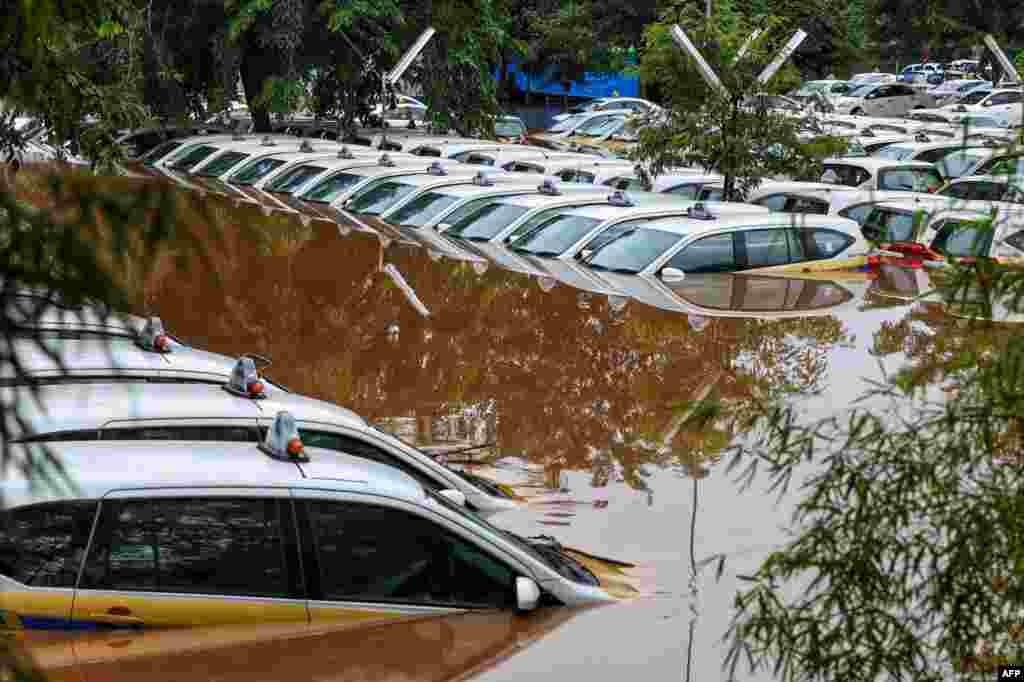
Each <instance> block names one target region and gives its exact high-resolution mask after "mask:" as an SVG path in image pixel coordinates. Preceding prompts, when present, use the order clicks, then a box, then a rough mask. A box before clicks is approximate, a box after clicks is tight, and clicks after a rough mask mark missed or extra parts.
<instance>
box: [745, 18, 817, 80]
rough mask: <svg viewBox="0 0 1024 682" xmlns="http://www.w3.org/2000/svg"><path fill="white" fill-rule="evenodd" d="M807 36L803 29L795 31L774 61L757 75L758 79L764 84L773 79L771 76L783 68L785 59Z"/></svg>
mask: <svg viewBox="0 0 1024 682" xmlns="http://www.w3.org/2000/svg"><path fill="white" fill-rule="evenodd" d="M806 37H807V32H806V31H804V30H803V29H799V30H798V31H797V32H796V33H794V34H793V37H792V38H790V39H789V42H788V43H786V45H785V47H783V48H782V51H781V52H779V54H778V55H777V56H776V57H775V59H774V60H772V63H771V64H769V65H768V66H766V67H765V69H764V71H762V72H761V75H760V76H758V77H757V80H758V81H760V83H761V84H762V85H764V84H765V83H767V82H768V81H769V80H771V77H772V76H774V75H775V74H776V73H777V72H778V70H779V69H781V68H782V65H783V63H785V61H786V60H787V59H789V57H790V55H792V54H793V53H794V52H795V51H796V48H798V47H800V43H802V42H804V38H806Z"/></svg>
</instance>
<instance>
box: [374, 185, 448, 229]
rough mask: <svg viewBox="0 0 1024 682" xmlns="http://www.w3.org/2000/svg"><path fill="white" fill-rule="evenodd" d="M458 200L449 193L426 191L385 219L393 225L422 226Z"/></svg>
mask: <svg viewBox="0 0 1024 682" xmlns="http://www.w3.org/2000/svg"><path fill="white" fill-rule="evenodd" d="M458 200H459V198H458V197H454V196H451V195H450V194H442V193H440V192H426V193H424V194H421V195H420V196H418V197H416V198H415V199H413V200H412V201H410V202H409V203H407V204H406V205H405V206H403V207H401V208H400V209H398V210H397V211H395V212H394V213H392V214H391V215H389V216H387V221H388V222H389V223H391V224H393V225H409V226H412V227H423V226H424V225H426V224H427V223H428V222H430V221H431V220H433V219H434V218H436V217H437V216H438V215H440V214H441V213H442V212H444V210H445V209H447V208H448V207H449V206H451V205H452V204H454V203H455V202H457V201H458Z"/></svg>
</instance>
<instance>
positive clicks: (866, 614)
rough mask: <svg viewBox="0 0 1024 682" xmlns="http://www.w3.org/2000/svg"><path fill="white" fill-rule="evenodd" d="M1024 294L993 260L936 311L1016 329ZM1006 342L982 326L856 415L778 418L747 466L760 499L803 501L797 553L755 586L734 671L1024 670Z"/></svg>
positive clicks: (919, 356)
mask: <svg viewBox="0 0 1024 682" xmlns="http://www.w3.org/2000/svg"><path fill="white" fill-rule="evenodd" d="M1022 286H1024V275H1022V273H1021V272H1020V271H1015V270H1011V269H1008V268H1006V267H1004V266H1000V265H997V264H994V263H993V262H990V261H978V262H977V263H974V264H969V265H962V266H958V267H957V268H955V269H954V270H953V271H952V272H950V273H949V274H948V276H947V277H945V278H942V280H941V284H940V286H939V288H938V289H937V291H935V292H933V294H932V295H933V296H938V297H939V298H940V300H942V301H943V302H944V304H945V306H946V308H947V310H948V311H949V312H950V313H952V314H954V315H961V316H969V317H972V318H979V317H981V318H985V317H989V318H991V317H993V316H994V317H996V318H999V317H1000V314H999V313H998V311H999V310H1003V311H1005V310H1007V309H1010V310H1015V309H1018V308H1019V305H1020V302H1021V298H1022V296H1021V292H1022ZM993 311H997V312H995V313H993ZM904 331H905V328H904ZM991 331H992V326H991V323H988V322H984V321H981V322H974V323H971V324H969V325H968V327H967V328H966V329H963V330H958V338H959V339H960V341H959V342H957V343H951V342H949V340H948V339H947V338H943V339H942V340H941V341H940V340H934V341H930V342H929V343H931V344H932V345H933V346H935V347H936V348H937V347H938V344H940V343H941V344H942V348H943V349H945V350H944V351H943V352H942V353H941V354H935V353H932V352H927V353H920V352H915V351H914V349H913V348H912V347H911V349H910V350H911V357H912V358H914V359H915V360H914V363H912V364H911V366H909V367H906V368H905V369H903V370H902V371H900V372H898V373H896V374H894V375H892V376H884V377H883V378H882V379H881V380H879V381H876V382H873V383H872V384H870V387H869V389H868V390H867V391H866V392H865V394H864V396H863V397H862V399H861V402H860V404H859V405H858V406H857V407H856V408H855V409H853V410H851V411H850V412H849V413H847V414H843V415H836V416H832V417H829V418H827V419H824V420H821V421H816V422H813V423H807V422H806V421H805V420H803V419H802V418H801V414H800V409H799V407H798V406H797V405H793V404H784V403H781V402H780V403H774V404H765V405H762V409H761V410H760V412H759V414H758V415H757V416H756V417H755V418H754V419H753V420H752V421H751V427H752V430H751V432H750V434H751V435H750V437H749V438H748V439H746V440H745V441H744V442H743V443H741V444H740V445H738V446H736V447H735V448H734V449H733V453H732V454H733V458H732V461H731V464H730V466H731V468H733V470H740V469H741V470H742V474H741V478H742V479H743V480H744V481H745V482H746V483H747V484H748V485H749V484H751V483H753V482H754V481H755V480H757V477H758V475H765V476H767V477H768V480H769V481H770V483H771V488H772V489H774V490H778V491H779V492H780V494H784V493H785V492H786V491H787V490H788V489H789V488H790V487H798V488H799V497H798V499H797V500H796V501H795V511H794V514H793V520H792V524H793V527H794V539H792V540H791V541H790V542H789V543H787V544H786V545H785V546H784V547H782V548H781V549H779V550H778V551H776V552H774V553H772V554H771V555H770V556H769V557H768V558H767V559H766V560H765V561H764V562H763V563H762V565H761V566H760V568H759V570H758V571H757V572H756V573H755V574H754V575H751V576H747V577H746V578H745V580H746V581H747V583H748V585H747V587H746V588H745V589H743V590H742V591H741V592H740V593H739V594H738V595H737V598H736V607H737V615H736V619H735V621H734V623H733V625H732V628H731V630H730V636H731V649H730V653H729V657H728V661H727V665H729V666H731V667H733V668H734V669H735V666H737V665H739V664H741V663H743V662H744V661H746V662H747V663H748V664H750V665H758V666H761V665H764V666H769V667H772V668H774V670H775V672H776V674H779V675H780V676H781V679H784V680H797V679H800V680H818V679H821V680H826V679H827V680H836V681H840V680H865V679H867V680H882V679H890V680H895V679H912V680H942V679H945V680H948V679H951V678H952V677H953V674H954V672H958V673H977V674H979V675H982V678H983V679H988V677H989V676H990V675H991V674H992V672H993V671H994V669H995V668H994V666H996V665H997V664H1005V663H1006V662H1007V661H1009V660H1019V658H1016V657H1017V656H1019V655H1020V654H1021V653H1022V652H1021V650H1020V646H1019V642H1020V636H1021V634H1022V632H1024V624H1022V621H1021V617H1020V607H1021V604H1022V601H1024V535H1022V532H1021V530H1022V524H1021V520H1020V519H1021V518H1022V517H1021V513H1022V512H1024V506H1022V503H1021V502H1020V498H1019V489H1020V486H1021V483H1022V477H1024V448H1022V445H1024V441H1022V434H1024V431H1022V428H1021V427H1022V423H1021V419H1022V417H1021V415H1022V414H1024V339H1021V338H1020V337H1019V336H1017V335H1015V334H1013V333H1012V332H1007V333H1001V334H996V335H993V334H992V333H991ZM893 334H897V335H899V334H900V332H899V330H897V329H890V330H887V331H886V338H887V339H888V337H890V336H892V335H893ZM945 336H946V334H943V337H945ZM886 347H887V348H888V351H885V350H882V352H892V351H893V350H894V349H897V348H902V347H903V344H902V343H900V344H895V345H894V344H893V342H892V339H889V340H888V341H886V342H885V344H884V346H881V347H879V348H880V349H884V348H886ZM915 364H916V365H917V366H915Z"/></svg>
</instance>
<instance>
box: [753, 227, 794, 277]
mask: <svg viewBox="0 0 1024 682" xmlns="http://www.w3.org/2000/svg"><path fill="white" fill-rule="evenodd" d="M788 232H789V230H786V229H776V230H746V231H744V232H742V233H741V237H742V239H743V245H744V247H745V254H746V267H748V268H766V267H771V266H773V265H786V264H788V263H791V262H795V261H799V260H803V259H802V257H801V256H802V254H799V253H798V254H792V255H791V254H790V241H791V240H790V239H788V238H787V237H788ZM793 241H795V240H793ZM797 245H798V243H797Z"/></svg>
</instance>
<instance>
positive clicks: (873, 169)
mask: <svg viewBox="0 0 1024 682" xmlns="http://www.w3.org/2000/svg"><path fill="white" fill-rule="evenodd" d="M822 163H826V164H833V165H844V166H857V167H858V168H863V169H864V170H866V171H868V172H870V173H871V174H872V175H874V174H875V173H878V172H879V171H881V170H887V169H890V168H921V169H927V168H931V169H934V168H935V164H933V163H927V162H925V161H893V160H892V159H879V158H877V157H874V156H867V157H844V158H833V159H825V161H823V162H822Z"/></svg>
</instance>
